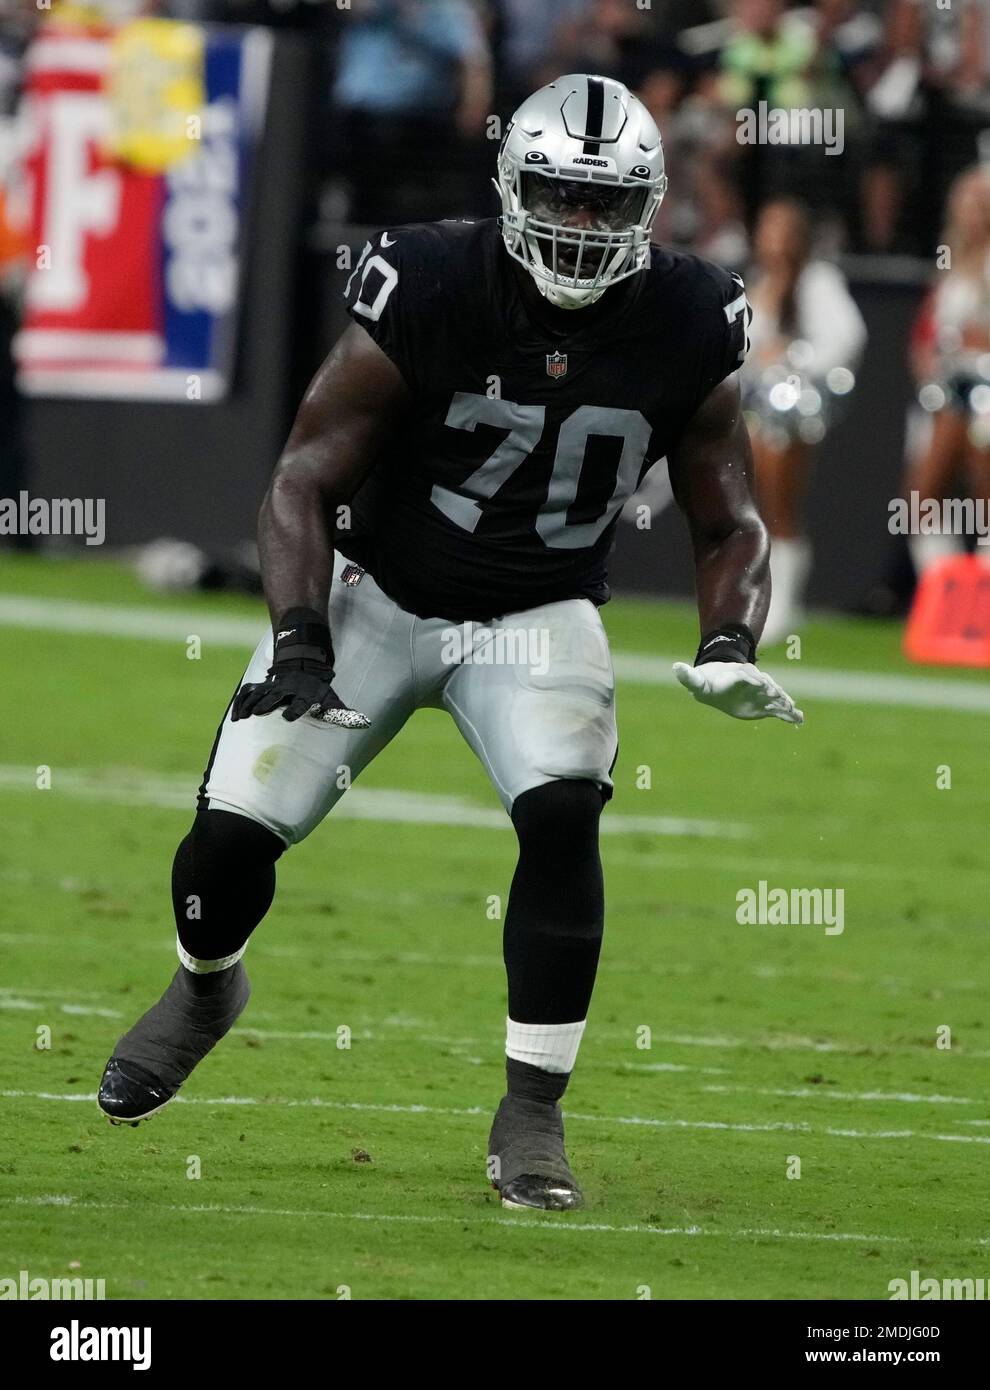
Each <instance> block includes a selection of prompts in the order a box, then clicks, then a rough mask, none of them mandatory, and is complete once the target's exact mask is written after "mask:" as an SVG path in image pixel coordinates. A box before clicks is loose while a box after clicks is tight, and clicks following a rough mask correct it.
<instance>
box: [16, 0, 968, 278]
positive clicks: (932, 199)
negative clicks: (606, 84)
mask: <svg viewBox="0 0 990 1390" xmlns="http://www.w3.org/2000/svg"><path fill="white" fill-rule="evenodd" d="M60 11H61V13H63V14H64V15H67V17H72V15H85V17H90V18H93V17H96V18H106V19H108V21H110V22H120V21H122V19H125V18H132V17H135V15H138V14H157V15H163V17H172V18H185V19H202V21H224V22H250V24H266V25H273V26H278V28H295V29H302V31H305V32H307V33H309V35H310V36H311V40H313V44H314V49H316V50H317V51H318V70H320V78H318V82H320V88H321V97H323V115H324V120H321V121H320V122H318V129H317V131H314V132H313V133H314V140H313V153H314V160H318V164H320V174H321V177H323V189H324V203H323V206H324V208H325V210H327V214H328V215H331V217H332V218H339V217H346V218H348V220H350V221H355V222H381V221H412V220H427V218H432V217H441V215H452V214H457V215H464V214H478V213H488V211H489V210H491V207H492V204H491V200H489V189H488V171H489V165H491V157H492V147H491V142H492V140H496V139H498V129H499V126H498V121H505V118H506V117H508V115H509V114H510V113H512V110H513V107H514V106H516V104H517V101H519V100H520V99H521V97H523V96H526V95H527V93H528V92H531V90H533V89H535V88H537V86H539V85H542V83H544V82H545V81H549V79H551V78H552V76H555V75H558V74H560V72H566V71H595V72H602V74H605V75H609V76H617V78H620V79H622V81H623V82H626V83H627V85H628V86H630V88H633V90H635V92H637V93H638V95H640V96H641V99H642V100H644V101H645V103H647V106H648V107H649V108H651V111H652V113H654V115H655V117H656V120H658V124H659V126H660V131H662V133H663V139H665V147H666V156H667V165H669V172H670V193H669V196H667V200H666V203H665V206H663V210H662V218H660V222H659V225H658V236H659V238H660V239H663V240H667V242H672V243H677V245H691V246H694V247H695V249H698V250H701V252H702V253H706V254H709V256H712V257H713V259H716V260H720V261H723V263H730V264H741V263H742V261H744V260H745V257H747V239H748V234H749V232H751V229H752V227H754V221H755V215H756V211H758V208H759V207H761V206H762V204H763V203H765V202H766V200H768V199H769V197H776V196H794V197H800V199H801V200H802V202H804V203H805V204H806V206H808V207H809V208H811V210H812V214H813V217H815V227H816V239H818V243H819V245H822V246H823V247H825V249H827V250H831V252H834V250H838V249H845V250H858V252H875V253H898V252H900V253H914V254H925V256H927V254H930V253H932V245H933V240H934V238H936V236H937V232H939V227H940V224H941V217H943V208H944V204H946V196H947V190H948V186H950V183H951V181H952V178H954V177H955V175H957V174H959V172H961V171H962V170H964V168H965V167H966V165H969V164H973V163H976V161H977V160H979V158H980V157H984V158H986V157H990V146H989V145H987V139H989V136H987V135H986V133H984V132H987V131H990V57H989V54H990V13H989V11H990V4H989V3H987V0H952V3H951V4H950V3H939V0H816V3H812V4H804V6H788V4H786V3H784V0H538V3H534V0H90V3H85V4H74V3H65V0H51V11H49V10H43V8H39V7H38V6H36V4H35V3H33V0H0V26H1V28H3V50H1V51H0V101H1V100H3V99H4V89H7V93H10V89H11V86H13V83H14V81H15V72H17V58H18V50H19V49H21V47H22V46H24V43H25V42H26V39H28V36H29V33H31V31H32V28H33V26H35V25H36V24H38V22H39V19H40V21H44V19H47V18H50V14H51V13H56V14H57V13H60ZM759 103H766V107H768V108H783V110H801V108H820V110H833V111H841V122H843V125H841V154H840V156H826V153H825V150H823V149H822V147H820V146H815V145H808V143H801V142H798V140H797V139H795V142H794V143H784V145H766V143H755V145H741V143H740V142H738V139H737V113H738V111H740V110H741V108H751V110H754V111H756V110H759ZM492 118H495V121H492Z"/></svg>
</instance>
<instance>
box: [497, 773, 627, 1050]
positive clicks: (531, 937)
mask: <svg viewBox="0 0 990 1390" xmlns="http://www.w3.org/2000/svg"><path fill="white" fill-rule="evenodd" d="M601 810H602V795H601V791H600V789H599V788H598V786H597V785H596V784H595V783H594V782H585V781H557V782H545V783H544V784H543V786H540V787H534V788H532V790H530V791H528V792H524V793H523V794H522V796H519V797H517V798H516V802H515V805H514V806H513V808H512V823H513V825H514V826H515V828H516V834H517V835H518V837H519V863H518V865H517V866H516V872H515V875H514V877H513V879H512V887H511V889H510V891H509V902H508V906H507V908H506V913H505V928H504V932H503V938H502V942H503V952H504V956H505V969H506V974H507V975H508V984H509V1017H510V1018H511V1019H512V1020H513V1021H514V1022H516V1023H576V1022H580V1021H581V1020H582V1019H584V1018H586V1017H587V1014H588V1005H589V1003H590V1000H591V992H592V990H593V988H594V984H595V972H596V971H597V968H598V956H599V952H600V951H601V943H602V932H603V930H604V923H605V897H604V887H603V883H602V866H601V859H600V857H599V853H598V819H599V816H600V814H601Z"/></svg>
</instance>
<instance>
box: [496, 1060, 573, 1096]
mask: <svg viewBox="0 0 990 1390" xmlns="http://www.w3.org/2000/svg"><path fill="white" fill-rule="evenodd" d="M570 1079H571V1074H570V1072H569V1071H543V1069H542V1068H541V1067H532V1066H530V1064H529V1063H528V1062H517V1061H516V1059H515V1058H514V1057H506V1059H505V1080H506V1087H507V1090H508V1092H509V1095H510V1096H516V1097H517V1098H518V1099H519V1100H535V1101H540V1102H542V1103H543V1104H544V1105H553V1104H555V1102H556V1101H558V1100H560V1098H561V1096H562V1095H563V1094H564V1092H565V1091H566V1090H567V1083H568V1081H570Z"/></svg>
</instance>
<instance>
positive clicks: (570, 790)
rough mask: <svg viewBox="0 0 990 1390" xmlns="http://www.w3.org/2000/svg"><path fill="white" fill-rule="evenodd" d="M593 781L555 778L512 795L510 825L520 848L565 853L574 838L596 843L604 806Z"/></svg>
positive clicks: (585, 842) (585, 843) (573, 842)
mask: <svg viewBox="0 0 990 1390" xmlns="http://www.w3.org/2000/svg"><path fill="white" fill-rule="evenodd" d="M604 804H605V803H604V798H603V796H602V790H601V788H600V787H599V786H598V784H597V782H587V781H579V780H577V779H575V780H573V781H572V780H570V779H567V780H558V781H555V782H544V783H543V784H542V786H539V787H532V788H531V789H530V790H529V791H527V792H523V794H522V795H521V796H518V797H516V800H515V802H514V803H513V806H512V824H513V825H514V826H515V829H516V834H517V835H518V837H519V845H520V848H521V849H522V850H523V851H524V852H525V851H526V850H527V849H528V848H530V846H532V847H533V848H536V849H538V850H539V851H540V852H541V853H543V854H547V853H552V854H557V853H566V852H567V850H568V848H569V847H573V846H574V844H575V841H578V842H580V843H581V844H583V845H587V844H588V843H589V842H590V843H594V844H597V840H598V820H599V817H600V816H601V813H602V807H603V805H604Z"/></svg>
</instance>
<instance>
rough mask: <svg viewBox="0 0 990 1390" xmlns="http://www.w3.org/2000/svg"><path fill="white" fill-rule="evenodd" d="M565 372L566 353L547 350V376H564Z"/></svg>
mask: <svg viewBox="0 0 990 1390" xmlns="http://www.w3.org/2000/svg"><path fill="white" fill-rule="evenodd" d="M566 374H567V353H566V352H548V353H547V376H566Z"/></svg>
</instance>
